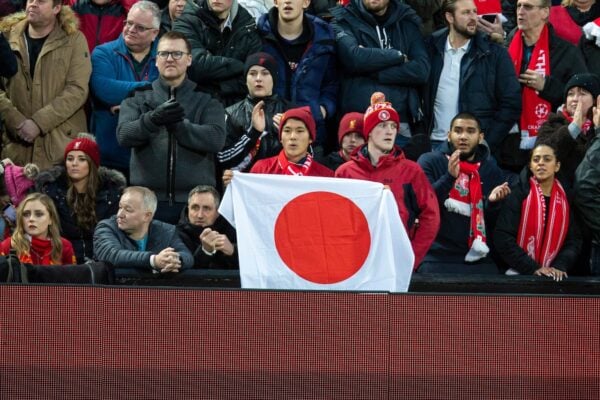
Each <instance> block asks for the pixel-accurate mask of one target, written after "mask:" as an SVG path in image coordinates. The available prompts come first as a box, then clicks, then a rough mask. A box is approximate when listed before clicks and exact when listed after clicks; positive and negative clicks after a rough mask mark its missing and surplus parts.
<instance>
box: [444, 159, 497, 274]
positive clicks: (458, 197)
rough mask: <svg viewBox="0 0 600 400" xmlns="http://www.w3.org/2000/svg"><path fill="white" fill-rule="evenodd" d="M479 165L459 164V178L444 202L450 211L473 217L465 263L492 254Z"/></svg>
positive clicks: (463, 162) (464, 162) (462, 162)
mask: <svg viewBox="0 0 600 400" xmlns="http://www.w3.org/2000/svg"><path fill="white" fill-rule="evenodd" d="M479 165H480V163H468V162H466V161H461V162H460V163H459V169H460V171H459V173H458V177H457V178H456V181H454V185H453V186H452V189H451V190H450V194H449V197H448V198H447V199H446V201H445V202H444V206H446V209H447V210H448V211H451V212H455V213H457V214H461V215H464V216H467V217H471V229H470V231H469V251H468V253H467V254H466V255H465V261H468V262H473V261H477V260H480V259H482V258H483V257H485V256H486V255H487V254H488V253H489V252H490V249H489V247H488V246H487V244H486V242H487V240H486V234H485V220H484V218H483V196H482V194H481V178H480V176H479Z"/></svg>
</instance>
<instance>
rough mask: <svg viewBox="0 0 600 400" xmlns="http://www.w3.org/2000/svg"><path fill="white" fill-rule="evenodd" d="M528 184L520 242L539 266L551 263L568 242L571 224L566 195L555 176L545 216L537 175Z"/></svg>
mask: <svg viewBox="0 0 600 400" xmlns="http://www.w3.org/2000/svg"><path fill="white" fill-rule="evenodd" d="M529 188H530V189H529V195H527V198H526V199H525V200H524V201H523V204H522V205H521V221H520V224H519V233H518V234H517V243H518V244H519V246H520V247H521V248H522V249H523V250H525V251H526V252H527V255H528V256H529V257H531V258H532V259H533V260H534V261H535V262H537V263H538V264H539V265H540V266H542V267H550V266H552V261H554V259H555V258H556V255H557V254H558V252H559V251H560V249H561V247H562V245H563V243H564V242H565V238H566V236H567V230H568V228H569V203H568V201H567V195H566V194H565V191H564V189H563V187H562V185H561V184H560V182H558V180H557V179H555V180H554V184H553V185H552V192H551V194H550V208H549V210H548V216H547V217H546V202H545V200H544V194H543V193H542V188H541V187H540V185H539V183H538V182H537V180H536V179H535V178H534V177H531V178H530V179H529Z"/></svg>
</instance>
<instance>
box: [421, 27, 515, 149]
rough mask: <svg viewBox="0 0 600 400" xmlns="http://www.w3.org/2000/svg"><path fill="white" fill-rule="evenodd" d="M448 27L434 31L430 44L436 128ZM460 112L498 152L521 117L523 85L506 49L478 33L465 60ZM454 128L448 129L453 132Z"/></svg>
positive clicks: (428, 95) (430, 97) (428, 97)
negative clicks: (466, 114) (477, 125)
mask: <svg viewBox="0 0 600 400" xmlns="http://www.w3.org/2000/svg"><path fill="white" fill-rule="evenodd" d="M447 38H448V28H444V29H441V30H439V31H437V32H434V33H433V34H432V35H431V36H430V37H429V38H428V41H427V47H428V52H429V57H430V60H431V74H430V78H429V85H428V87H427V90H426V92H425V114H426V116H427V121H428V123H429V126H428V130H427V132H428V133H431V130H432V129H433V118H434V115H433V105H434V102H435V96H436V93H437V90H438V84H439V82H440V76H441V74H442V69H443V67H444V51H445V48H446V41H447ZM458 111H459V112H465V111H468V112H470V113H472V114H473V115H475V116H476V117H477V118H478V119H479V121H480V122H481V130H482V131H483V133H484V135H485V140H486V142H487V143H488V145H489V146H490V148H491V149H492V152H493V153H495V152H496V151H497V150H498V149H499V146H500V143H501V142H502V139H504V137H505V136H506V135H507V134H508V132H509V131H510V129H511V128H512V126H513V125H514V124H515V123H517V122H519V118H520V116H521V86H520V85H519V81H518V80H517V75H516V73H515V67H513V64H512V61H511V59H510V56H509V55H508V52H507V51H506V49H505V48H504V47H502V46H500V45H498V44H496V43H493V42H491V41H490V40H489V39H488V36H487V35H484V34H482V33H480V32H477V34H476V35H475V37H473V38H472V39H471V44H470V45H469V49H468V51H467V53H466V54H465V55H464V57H463V58H462V60H461V65H460V82H459V95H458ZM449 128H450V127H448V129H449Z"/></svg>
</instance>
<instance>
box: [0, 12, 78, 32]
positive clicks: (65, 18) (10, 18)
mask: <svg viewBox="0 0 600 400" xmlns="http://www.w3.org/2000/svg"><path fill="white" fill-rule="evenodd" d="M26 18H27V15H26V13H25V11H19V12H17V13H14V14H10V15H7V16H6V17H4V18H3V19H2V21H1V22H0V31H2V32H4V33H8V32H10V31H11V30H12V29H13V28H14V27H15V25H17V24H18V23H19V22H21V21H23V20H25V19H26ZM57 23H58V25H59V26H60V27H61V28H62V30H63V31H65V33H66V34H67V35H72V34H74V33H75V32H77V31H79V19H78V18H77V16H76V15H75V13H74V12H73V10H72V9H71V7H69V6H64V5H63V6H62V7H61V10H60V12H59V13H58V16H57Z"/></svg>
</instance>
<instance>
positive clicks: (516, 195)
mask: <svg viewBox="0 0 600 400" xmlns="http://www.w3.org/2000/svg"><path fill="white" fill-rule="evenodd" d="M530 176H531V174H530V173H529V170H528V169H524V170H523V172H522V173H521V175H520V177H519V182H518V183H517V184H516V185H515V186H513V187H512V188H511V193H510V195H509V196H508V198H506V200H505V201H504V204H503V205H502V209H501V210H500V215H499V217H498V220H497V222H496V230H495V231H494V246H495V248H496V252H497V253H498V256H499V257H500V259H501V261H503V262H504V263H506V266H507V267H508V268H513V269H515V270H517V271H519V272H520V273H521V274H533V273H534V272H535V271H536V270H538V269H539V268H540V267H541V266H540V265H539V264H538V263H537V262H535V260H533V259H532V258H531V257H529V255H528V254H527V252H526V251H525V250H523V249H522V248H521V247H520V246H519V244H518V243H517V236H518V233H519V226H520V225H521V207H522V205H523V201H525V199H526V198H527V196H528V195H529V190H530V188H529V177H530ZM569 203H570V204H572V203H571V202H570V201H569ZM581 242H582V238H581V233H580V230H579V227H578V226H577V222H576V220H575V216H574V213H573V207H572V206H571V207H570V215H569V227H568V231H567V236H566V238H565V242H564V243H563V246H562V248H561V249H560V250H559V252H558V255H557V256H556V258H555V259H554V261H553V263H552V265H551V266H552V267H554V268H557V269H560V270H561V271H568V270H569V269H570V268H571V267H573V264H574V263H575V261H576V260H577V257H578V256H579V252H580V250H581Z"/></svg>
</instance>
